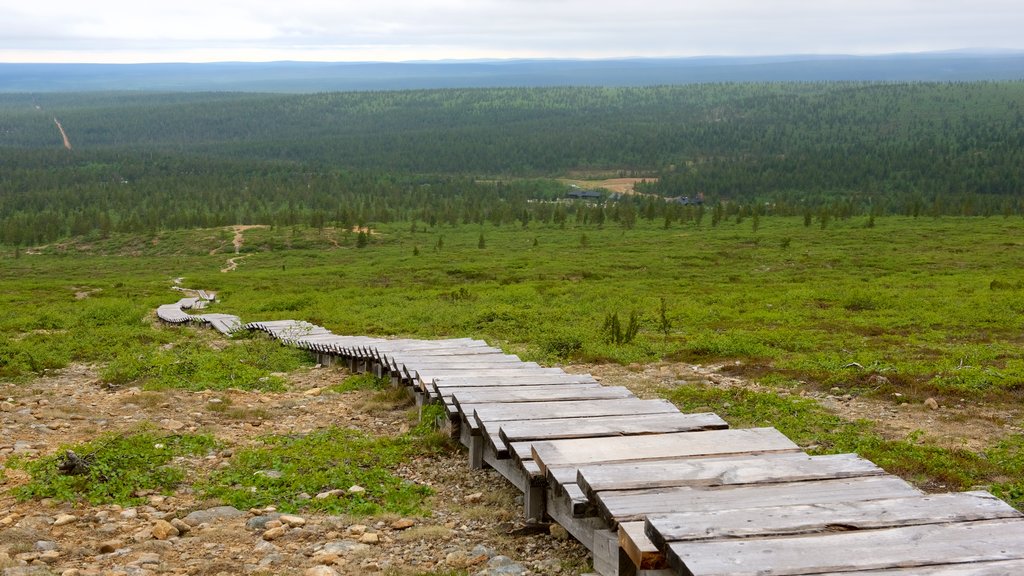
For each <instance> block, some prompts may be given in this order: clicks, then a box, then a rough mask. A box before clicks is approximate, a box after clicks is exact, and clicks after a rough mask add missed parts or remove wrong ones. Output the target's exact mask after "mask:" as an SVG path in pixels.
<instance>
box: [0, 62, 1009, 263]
mask: <svg viewBox="0 0 1024 576" xmlns="http://www.w3.org/2000/svg"><path fill="white" fill-rule="evenodd" d="M55 119H56V120H59V122H60V124H61V125H62V126H63V128H64V129H65V131H66V132H67V135H68V139H69V141H70V144H71V146H72V149H71V150H66V149H64V146H63V141H62V139H61V135H60V132H59V131H58V128H57V125H56V123H55ZM573 171H584V172H612V173H619V174H621V175H625V176H645V177H657V178H658V180H657V182H652V183H649V184H646V185H643V186H641V191H642V192H644V193H645V194H646V195H644V196H638V197H635V198H625V199H622V200H619V201H618V202H609V203H608V204H605V205H598V206H595V205H592V204H581V203H572V204H565V203H552V202H536V201H535V200H553V199H556V198H559V197H561V196H562V195H564V189H563V188H562V187H560V186H559V185H557V183H556V182H554V181H553V180H551V178H552V177H555V176H562V175H565V174H567V173H570V172H573ZM1022 190H1024V82H1019V81H1017V82H970V83H860V82H854V83H849V82H829V83H760V84H758V83H746V84H695V85H687V86H671V87H669V86H661V87H639V88H636V87H633V88H630V87H627V88H590V87H555V88H493V89H442V90H410V91H391V92H389V91H383V92H380V91H379V92H345V93H321V94H305V95H281V94H256V93H166V94H157V93H134V92H110V93H54V94H6V95H0V242H3V243H6V244H23V245H25V244H35V243H41V242H49V241H52V240H55V239H58V238H61V237H64V236H68V235H82V234H104V233H108V232H110V231H155V230H159V229H167V228H182V227H195V226H215V225H224V224H233V223H240V222H245V223H275V224H281V225H291V224H297V223H306V224H310V225H320V226H323V225H325V223H327V224H355V223H360V224H367V223H372V222H380V221H391V220H411V219H417V220H422V221H423V222H425V223H428V224H434V225H436V224H444V223H453V224H454V223H461V222H482V221H490V222H494V223H496V224H505V223H513V222H518V223H521V224H526V223H528V222H532V221H537V222H549V223H558V222H559V221H561V222H562V223H564V222H565V221H566V220H569V219H572V220H573V221H579V222H581V223H584V222H586V223H587V224H594V223H600V224H603V223H604V221H605V218H606V217H609V218H611V217H614V219H615V220H618V221H621V222H623V223H624V225H627V226H628V225H629V222H630V220H631V219H632V218H635V217H638V216H639V217H647V218H659V219H662V218H663V219H665V221H666V225H670V224H672V223H673V222H677V221H678V222H685V221H694V220H696V219H697V218H702V217H703V213H704V212H705V211H707V212H708V213H709V214H710V215H711V216H712V217H721V216H723V215H725V214H732V213H737V214H743V213H751V214H753V213H758V214H765V215H767V214H772V213H777V214H804V215H805V217H807V216H808V215H811V214H814V215H820V214H823V213H827V214H834V215H835V216H836V217H843V216H848V215H852V214H867V213H871V214H877V215H882V214H887V213H899V214H913V215H940V214H956V215H994V214H1000V215H1010V214H1021V213H1024V202H1022V195H1021V192H1022ZM697 193H703V194H704V195H705V198H706V199H707V203H706V204H705V206H704V207H701V208H697V207H692V206H690V207H681V206H678V205H676V204H674V203H672V202H669V201H667V200H666V199H668V198H672V197H677V196H693V195H696V194H697ZM719 212H721V214H718V213H719ZM709 220H710V219H709Z"/></svg>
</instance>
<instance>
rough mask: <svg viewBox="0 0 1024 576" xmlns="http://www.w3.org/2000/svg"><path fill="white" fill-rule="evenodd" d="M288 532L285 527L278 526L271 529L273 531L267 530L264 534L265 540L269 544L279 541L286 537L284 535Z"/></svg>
mask: <svg viewBox="0 0 1024 576" xmlns="http://www.w3.org/2000/svg"><path fill="white" fill-rule="evenodd" d="M287 531H288V529H287V528H285V527H284V526H277V527H276V528H271V529H269V530H267V531H266V532H264V533H263V539H264V540H266V541H267V542H271V541H273V540H277V539H278V538H280V537H281V536H284V533H285V532H287Z"/></svg>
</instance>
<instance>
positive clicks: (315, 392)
mask: <svg viewBox="0 0 1024 576" xmlns="http://www.w3.org/2000/svg"><path fill="white" fill-rule="evenodd" d="M322 392H323V388H310V389H309V390H306V391H305V392H303V393H302V394H303V395H305V396H319V395H320V393H322Z"/></svg>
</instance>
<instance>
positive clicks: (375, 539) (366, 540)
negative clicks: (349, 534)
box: [359, 532, 380, 544]
mask: <svg viewBox="0 0 1024 576" xmlns="http://www.w3.org/2000/svg"><path fill="white" fill-rule="evenodd" d="M379 542H380V536H378V535H377V533H376V532H367V533H365V534H363V535H362V536H360V537H359V543H360V544H377V543H379Z"/></svg>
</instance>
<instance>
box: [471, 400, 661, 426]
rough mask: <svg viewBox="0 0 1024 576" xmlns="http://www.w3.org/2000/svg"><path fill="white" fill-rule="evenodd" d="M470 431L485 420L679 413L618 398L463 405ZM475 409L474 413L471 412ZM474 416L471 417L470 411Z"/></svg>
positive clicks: (658, 404) (648, 402)
mask: <svg viewBox="0 0 1024 576" xmlns="http://www.w3.org/2000/svg"><path fill="white" fill-rule="evenodd" d="M459 409H460V410H461V411H462V413H463V414H466V415H467V418H466V421H467V422H468V423H469V425H470V429H471V430H479V428H480V425H481V424H482V423H488V424H489V423H494V422H501V421H508V420H543V419H548V418H586V417H591V416H626V415H633V414H658V413H665V412H678V411H679V409H678V408H676V407H675V405H673V404H672V403H671V402H669V401H667V400H641V399H639V398H616V399H611V400H568V401H565V402H516V403H512V404H501V403H493V404H460V405H459ZM470 411H472V412H470ZM470 413H472V414H473V417H472V418H469V417H468V414H470Z"/></svg>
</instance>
